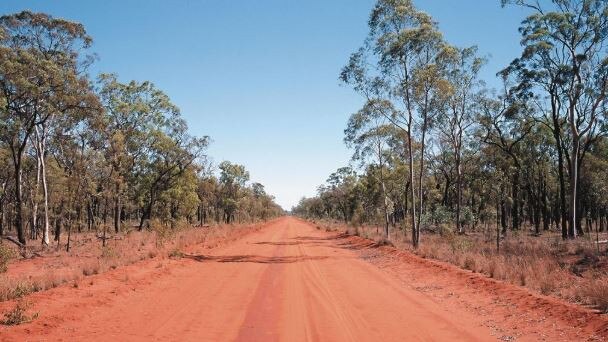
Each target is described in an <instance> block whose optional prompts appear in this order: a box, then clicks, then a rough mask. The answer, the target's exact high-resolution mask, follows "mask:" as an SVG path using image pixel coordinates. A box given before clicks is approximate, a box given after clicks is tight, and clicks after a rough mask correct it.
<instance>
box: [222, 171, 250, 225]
mask: <svg viewBox="0 0 608 342" xmlns="http://www.w3.org/2000/svg"><path fill="white" fill-rule="evenodd" d="M219 169H220V183H221V185H222V187H223V196H222V208H223V210H224V222H226V223H230V222H232V221H233V220H234V215H235V212H236V211H237V209H238V202H239V200H240V199H241V194H242V189H243V188H244V187H245V186H246V184H247V182H248V181H249V171H247V170H246V169H245V167H244V166H243V165H239V164H233V163H231V162H229V161H223V162H222V163H220V165H219Z"/></svg>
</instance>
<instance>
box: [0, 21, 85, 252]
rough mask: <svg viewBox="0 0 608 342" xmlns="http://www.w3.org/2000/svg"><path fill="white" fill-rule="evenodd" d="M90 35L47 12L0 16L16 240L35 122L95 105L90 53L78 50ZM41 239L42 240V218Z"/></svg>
mask: <svg viewBox="0 0 608 342" xmlns="http://www.w3.org/2000/svg"><path fill="white" fill-rule="evenodd" d="M91 41H92V39H91V37H90V36H88V35H87V33H86V31H85V29H84V27H83V26H82V25H81V24H78V23H74V22H70V21H67V20H63V19H57V18H53V17H52V16H49V15H47V14H42V13H32V12H29V11H23V12H20V13H17V14H12V15H5V16H2V17H0V90H1V92H0V105H1V107H2V109H1V110H0V122H1V126H0V136H1V137H2V139H3V140H4V141H5V142H6V143H7V144H8V146H9V149H10V150H11V155H12V164H13V168H14V178H15V211H16V217H15V221H16V228H17V235H18V239H19V242H20V243H21V244H25V243H26V238H25V235H24V217H23V216H24V208H23V204H24V203H23V155H24V152H25V150H26V149H27V146H28V142H29V140H30V138H31V137H32V135H33V134H34V133H35V131H36V128H37V127H41V126H42V127H44V125H45V124H47V123H48V122H49V120H51V118H52V117H53V116H59V115H71V114H72V111H73V110H74V109H78V108H83V107H94V106H96V98H95V96H94V95H93V93H92V92H91V89H90V85H89V81H88V79H87V78H86V74H84V73H83V69H84V68H85V67H86V65H88V62H89V61H90V59H88V58H86V57H85V56H82V55H81V52H82V50H84V49H86V48H87V47H89V45H90V44H91ZM39 153H43V151H39ZM40 157H41V158H44V154H42V155H41V156H40ZM42 167H44V164H42ZM42 174H43V175H44V172H42ZM43 177H44V176H43ZM47 217H48V216H47ZM42 241H43V243H45V244H46V243H48V219H47V221H46V222H45V228H44V230H43V240H42Z"/></svg>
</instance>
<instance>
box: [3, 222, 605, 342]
mask: <svg viewBox="0 0 608 342" xmlns="http://www.w3.org/2000/svg"><path fill="white" fill-rule="evenodd" d="M184 252H185V256H184V257H183V258H181V259H176V260H162V261H159V260H154V259H152V260H146V261H142V262H139V263H136V264H133V265H131V266H125V267H119V268H118V269H116V270H112V271H109V272H107V273H105V274H101V275H97V276H92V277H87V278H85V279H84V280H81V281H80V282H79V283H78V286H77V287H74V286H73V285H72V284H70V285H69V286H68V285H66V286H60V287H58V288H55V289H52V290H49V291H44V292H39V293H35V294H32V295H30V296H28V297H27V298H26V299H27V301H29V302H30V303H32V306H31V309H30V311H31V312H38V313H39V316H38V318H36V319H35V320H34V321H33V322H31V323H26V324H22V325H19V326H14V327H0V341H39V340H45V341H48V340H52V341H75V340H87V341H108V340H116V341H125V340H129V341H133V340H135V341H150V340H171V341H177V340H179V341H227V340H237V341H274V340H281V341H343V340H358V341H410V340H450V341H452V340H461V341H474V340H496V339H503V340H508V339H512V338H515V337H517V338H518V339H522V340H550V341H561V340H563V341H567V340H586V339H596V340H602V339H606V338H607V337H608V332H607V327H608V320H607V319H606V318H605V317H604V316H601V315H598V314H595V313H592V312H591V311H588V310H586V309H584V308H581V307H577V306H574V305H570V304H565V303H563V302H560V301H558V300H555V299H551V298H546V297H541V296H537V295H534V294H532V293H529V292H528V291H526V290H524V289H521V288H518V287H516V286H512V285H508V284H504V283H501V282H496V281H493V280H491V279H488V278H484V277H483V276H480V275H477V274H473V273H471V272H466V271H462V270H459V269H456V268H455V267H452V266H449V265H447V264H443V263H438V262H432V261H428V260H424V259H421V258H418V257H416V256H413V255H411V254H408V253H404V252H397V251H395V250H394V249H391V248H388V247H381V248H376V247H374V246H370V243H369V241H367V240H364V239H361V238H357V237H344V236H340V235H338V234H336V233H327V232H324V231H321V230H317V229H315V228H314V226H312V225H310V224H308V223H305V222H302V221H299V220H297V219H294V218H283V219H281V220H278V221H275V222H273V223H271V224H269V225H267V226H266V227H264V228H263V229H262V230H259V231H257V232H254V233H251V234H249V235H246V236H244V237H243V238H241V239H239V240H237V241H234V242H233V243H231V244H226V245H223V246H221V247H218V248H214V249H204V248H203V247H201V246H193V247H191V248H189V249H187V250H185V251H184ZM13 306H14V302H6V303H2V304H0V312H5V311H7V310H10V309H11V308H12V307H13Z"/></svg>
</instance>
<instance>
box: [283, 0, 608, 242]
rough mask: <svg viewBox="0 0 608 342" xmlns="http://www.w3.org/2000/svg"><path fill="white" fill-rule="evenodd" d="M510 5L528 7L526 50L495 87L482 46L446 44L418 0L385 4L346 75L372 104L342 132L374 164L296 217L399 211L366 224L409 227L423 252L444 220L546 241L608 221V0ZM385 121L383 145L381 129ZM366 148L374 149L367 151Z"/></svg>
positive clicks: (331, 186)
mask: <svg viewBox="0 0 608 342" xmlns="http://www.w3.org/2000/svg"><path fill="white" fill-rule="evenodd" d="M502 4H503V5H507V4H514V5H517V6H523V7H524V8H527V9H529V10H530V12H531V13H530V15H529V16H528V17H526V18H525V19H524V20H523V21H522V24H521V28H520V32H521V34H522V40H521V44H522V48H523V52H522V54H521V57H519V58H517V59H515V60H514V61H513V62H512V63H511V64H510V65H508V66H507V67H506V68H505V69H503V70H500V71H499V73H498V74H497V75H498V76H499V78H500V79H501V80H502V81H503V84H504V86H503V87H502V88H501V89H500V90H498V91H497V90H491V89H487V88H486V86H485V84H484V82H483V81H482V80H481V79H480V77H479V72H480V70H481V68H482V67H483V65H484V64H485V59H484V58H483V57H481V56H479V55H478V54H477V49H476V48H475V47H469V48H457V47H453V46H451V45H449V44H448V43H447V42H446V41H445V40H444V39H443V37H442V35H441V33H440V32H439V30H438V26H437V23H436V22H435V21H434V20H433V19H432V18H431V17H430V16H429V15H428V14H426V13H423V12H420V11H419V10H417V9H416V8H415V7H414V5H413V3H412V1H410V0H378V2H377V4H376V6H375V7H374V9H373V10H372V13H371V15H370V20H369V26H370V33H369V35H368V37H367V38H366V40H365V43H364V44H363V47H362V48H360V49H359V50H358V51H357V52H355V53H354V54H353V55H352V56H351V57H350V59H349V61H348V63H347V65H346V67H345V68H344V69H343V70H342V72H341V74H340V79H341V80H342V81H343V82H345V83H346V84H349V85H351V86H352V87H353V88H354V90H355V91H357V92H358V93H360V94H361V95H362V96H363V98H364V101H365V103H364V105H363V108H362V109H361V110H360V111H359V112H357V113H355V114H353V115H352V116H351V119H350V120H349V122H348V126H347V129H346V131H345V133H346V138H345V141H346V142H347V144H348V145H349V146H350V147H352V148H354V151H355V153H354V157H355V159H357V160H360V161H363V162H364V163H363V164H362V165H361V166H362V167H361V168H360V169H359V170H360V172H358V173H356V174H353V175H352V176H351V177H352V178H351V180H349V182H348V184H349V185H348V186H346V183H345V182H344V181H342V180H341V179H339V180H340V181H339V182H338V183H336V182H335V181H333V182H328V186H322V187H320V188H319V194H318V196H317V197H315V198H310V199H303V200H302V201H301V202H300V204H299V205H298V206H296V207H295V208H294V212H296V213H298V214H300V215H302V216H306V217H316V218H323V217H325V218H340V219H343V216H344V215H342V213H341V211H340V210H339V208H340V207H341V206H343V204H342V203H343V202H344V200H343V199H345V198H346V199H348V203H349V204H348V206H349V207H352V208H365V210H364V211H365V212H374V210H381V211H382V212H385V213H386V212H391V213H392V214H391V217H390V220H385V219H384V216H383V218H382V219H380V218H379V216H377V215H358V216H357V217H356V218H357V220H359V221H361V220H362V221H363V222H368V223H372V224H383V225H384V224H385V222H388V221H390V222H391V223H392V224H395V225H396V224H397V223H399V222H400V225H401V227H402V228H403V229H411V236H412V238H411V240H412V243H413V245H414V246H417V245H418V244H419V241H420V231H421V230H422V229H425V228H428V229H433V228H434V227H435V226H437V225H441V224H447V223H454V227H455V228H454V231H455V232H457V233H461V234H462V233H464V232H465V227H469V228H470V229H474V228H475V227H476V226H477V225H478V223H480V222H481V223H492V222H497V223H498V224H499V225H500V228H501V229H499V231H498V233H499V235H498V236H497V238H498V239H500V237H501V236H502V238H504V237H505V236H506V234H507V232H508V231H509V228H510V230H513V231H516V230H520V229H522V228H523V227H533V229H534V233H535V234H537V235H539V234H541V233H542V231H546V230H550V229H558V230H560V231H561V232H562V236H563V238H564V239H566V238H575V237H576V236H577V235H580V234H583V233H585V232H590V231H591V230H592V228H593V227H594V226H595V227H596V228H597V229H598V231H601V230H604V229H606V228H607V226H606V224H607V222H608V220H607V217H606V206H605V204H604V203H603V200H602V199H601V198H600V197H598V196H597V194H598V189H602V188H603V185H602V184H601V181H600V179H604V178H605V176H606V175H608V169H607V170H604V169H602V167H601V165H604V164H605V162H606V160H607V159H606V154H605V147H606V144H607V143H608V140H607V137H606V135H607V134H608V127H607V125H606V124H607V121H606V119H607V115H608V112H607V110H608V101H607V100H606V95H607V94H606V93H607V92H608V44H606V43H607V41H606V39H607V38H608V3H606V1H601V0H552V1H548V2H542V4H541V2H540V1H534V0H532V1H528V0H511V1H509V0H502ZM387 126H388V127H391V129H384V128H383V129H382V132H383V133H384V134H383V135H382V136H381V138H382V139H381V140H378V138H379V137H376V135H375V134H374V133H375V132H377V131H378V129H377V128H378V127H387ZM370 142H374V144H371V145H370ZM380 142H382V143H383V144H382V145H380V144H379V143H380ZM370 146H376V148H375V150H374V151H375V153H374V154H369V153H368V154H366V156H368V158H361V156H362V152H368V151H370V150H369V147H370ZM377 146H382V150H380V149H378V147H377ZM372 155H373V156H374V158H369V156H372ZM383 165H384V166H383ZM378 171H380V172H378ZM404 171H405V172H406V176H404ZM378 175H380V176H381V177H378ZM376 183H377V184H382V185H381V186H380V185H375V184H376ZM389 184H390V186H389ZM381 188H386V190H383V191H379V189H381ZM389 188H390V189H389ZM337 189H341V190H340V191H338V190H337ZM344 189H349V191H350V194H348V193H344ZM394 189H400V190H401V191H406V192H407V196H402V197H400V196H399V195H396V193H395V191H394ZM582 189H584V190H582ZM380 193H382V195H380V196H378V194H380ZM337 194H339V196H337ZM402 194H403V193H402ZM338 198H340V200H339V199H338ZM374 198H376V199H377V198H385V199H386V201H382V200H380V201H378V200H374ZM386 203H391V204H393V205H394V208H393V210H390V211H388V210H386ZM327 208H329V209H327ZM321 209H325V210H321ZM406 217H407V220H406ZM353 221H355V220H353ZM497 241H499V240H497Z"/></svg>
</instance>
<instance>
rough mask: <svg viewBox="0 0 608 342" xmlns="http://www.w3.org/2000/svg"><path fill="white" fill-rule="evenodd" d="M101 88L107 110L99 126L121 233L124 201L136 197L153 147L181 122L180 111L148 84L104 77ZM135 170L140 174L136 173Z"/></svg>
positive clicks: (103, 75) (115, 218)
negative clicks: (165, 131)
mask: <svg viewBox="0 0 608 342" xmlns="http://www.w3.org/2000/svg"><path fill="white" fill-rule="evenodd" d="M99 85H100V89H99V91H98V93H99V97H100V99H101V102H102V104H103V107H104V115H103V117H102V118H101V120H100V122H99V126H100V128H101V131H102V132H103V133H102V134H103V142H104V145H105V146H104V150H105V157H106V160H107V162H108V164H109V165H110V170H109V171H110V175H109V178H110V179H112V183H113V184H112V189H111V191H112V197H113V202H114V210H113V211H114V230H115V231H116V232H118V231H119V230H120V213H121V211H122V203H123V201H124V197H125V196H126V195H127V194H131V196H134V189H135V187H136V183H137V180H138V178H137V176H138V174H139V173H141V171H142V167H145V166H147V165H148V164H145V162H146V161H148V157H149V156H150V153H151V152H154V151H153V147H154V146H153V145H154V144H155V143H156V142H157V139H160V138H162V137H163V135H162V134H157V133H158V132H159V131H162V130H163V129H164V126H166V125H168V124H169V123H170V122H171V120H179V119H178V116H179V109H178V108H177V106H175V105H174V104H173V103H171V99H170V98H169V97H168V96H167V95H166V94H165V93H163V92H162V91H161V90H159V89H158V88H156V87H155V86H154V84H152V83H151V82H148V81H144V82H137V81H130V82H128V83H121V82H119V81H118V77H117V76H116V75H113V74H102V75H100V77H99ZM153 157H154V156H152V158H153ZM133 170H136V171H137V172H135V173H133ZM145 171H147V170H145ZM138 172H139V173H138Z"/></svg>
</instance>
